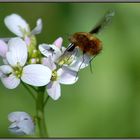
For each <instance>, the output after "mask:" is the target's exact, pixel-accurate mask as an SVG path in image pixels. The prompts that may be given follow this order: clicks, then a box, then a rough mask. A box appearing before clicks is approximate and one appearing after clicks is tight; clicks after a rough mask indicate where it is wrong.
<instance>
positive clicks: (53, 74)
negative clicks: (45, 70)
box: [51, 70, 58, 81]
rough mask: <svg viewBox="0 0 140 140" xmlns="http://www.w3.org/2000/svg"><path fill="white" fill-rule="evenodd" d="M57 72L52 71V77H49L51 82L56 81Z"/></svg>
mask: <svg viewBox="0 0 140 140" xmlns="http://www.w3.org/2000/svg"><path fill="white" fill-rule="evenodd" d="M57 78H58V76H57V71H56V70H53V71H52V77H51V81H57Z"/></svg>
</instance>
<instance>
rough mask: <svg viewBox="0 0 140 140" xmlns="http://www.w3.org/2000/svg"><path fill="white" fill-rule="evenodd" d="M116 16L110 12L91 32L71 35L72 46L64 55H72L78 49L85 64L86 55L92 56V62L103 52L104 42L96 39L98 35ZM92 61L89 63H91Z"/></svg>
mask: <svg viewBox="0 0 140 140" xmlns="http://www.w3.org/2000/svg"><path fill="white" fill-rule="evenodd" d="M114 14H115V12H114V11H108V12H107V13H106V14H105V15H104V17H103V18H102V19H101V20H100V21H99V22H98V24H96V26H95V27H94V28H93V29H92V30H91V31H90V32H76V33H74V34H73V35H71V36H70V37H69V41H70V45H69V46H68V47H67V49H66V50H65V52H64V54H63V55H66V54H68V53H70V54H72V52H73V51H74V50H75V49H76V48H78V49H80V50H81V51H82V53H83V62H84V54H87V55H89V56H91V60H92V59H93V58H94V57H95V56H96V55H98V54H99V53H100V52H101V50H102V42H101V40H100V39H99V38H97V37H96V34H98V33H99V32H100V31H101V30H102V29H103V28H104V27H105V26H106V25H107V24H108V23H110V21H111V18H112V17H113V16H114ZM63 55H62V57H63ZM91 60H90V61H89V62H91ZM83 62H82V63H83ZM82 63H81V64H82ZM79 69H80V68H79Z"/></svg>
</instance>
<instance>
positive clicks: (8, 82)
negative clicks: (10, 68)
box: [1, 74, 20, 89]
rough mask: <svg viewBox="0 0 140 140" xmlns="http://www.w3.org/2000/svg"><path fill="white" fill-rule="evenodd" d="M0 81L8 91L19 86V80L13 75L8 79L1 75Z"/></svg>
mask: <svg viewBox="0 0 140 140" xmlns="http://www.w3.org/2000/svg"><path fill="white" fill-rule="evenodd" d="M1 81H2V83H3V85H4V86H5V87H6V88H8V89H14V88H16V87H17V86H18V85H19V84H20V79H18V78H17V77H16V76H15V75H13V74H10V75H9V76H8V77H7V76H5V75H2V77H1Z"/></svg>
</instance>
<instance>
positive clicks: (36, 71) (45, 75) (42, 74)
mask: <svg viewBox="0 0 140 140" xmlns="http://www.w3.org/2000/svg"><path fill="white" fill-rule="evenodd" d="M51 75H52V71H51V70H50V69H49V68H48V67H46V66H44V65H41V64H30V65H27V66H25V67H24V68H23V72H22V76H21V79H22V81H23V82H25V83H27V84H29V85H32V86H45V85H47V84H48V83H49V82H50V79H51Z"/></svg>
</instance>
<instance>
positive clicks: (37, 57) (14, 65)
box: [0, 14, 89, 134]
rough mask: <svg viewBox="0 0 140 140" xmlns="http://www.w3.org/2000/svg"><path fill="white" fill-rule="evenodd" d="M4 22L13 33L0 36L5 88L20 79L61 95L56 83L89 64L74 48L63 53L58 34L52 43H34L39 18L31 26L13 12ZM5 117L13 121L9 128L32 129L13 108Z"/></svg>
mask: <svg viewBox="0 0 140 140" xmlns="http://www.w3.org/2000/svg"><path fill="white" fill-rule="evenodd" d="M4 23H5V25H6V27H7V28H8V29H9V30H10V31H11V32H12V33H13V34H15V36H14V37H10V38H9V37H5V38H1V39H0V56H1V58H2V60H3V65H1V66H0V79H1V82H2V83H3V85H4V86H5V87H6V88H8V89H15V88H16V87H18V86H19V84H20V83H22V82H23V83H25V84H28V85H31V86H34V87H42V86H45V87H46V91H47V93H48V95H49V96H50V97H51V98H52V99H53V100H57V99H59V97H60V96H61V87H60V85H61V84H65V85H70V84H74V83H75V82H76V81H77V80H78V75H77V72H78V71H79V69H82V68H85V67H86V66H88V65H89V58H88V56H87V55H86V56H85V57H84V61H83V56H78V55H75V53H76V52H77V50H76V49H75V52H72V54H71V53H69V54H68V55H64V53H65V50H66V48H65V47H63V46H62V43H63V39H62V38H61V37H59V38H57V39H56V40H55V41H54V42H53V43H52V44H47V43H41V44H38V42H37V39H36V36H35V35H37V34H39V33H41V31H42V20H41V19H38V20H37V22H36V27H35V28H34V29H33V30H31V29H30V26H29V25H28V23H27V22H26V21H25V20H24V19H23V18H22V17H21V16H19V15H17V14H11V15H9V16H7V17H5V19H4ZM62 56H63V57H62ZM75 56H77V57H75ZM86 57H87V58H86ZM60 58H61V61H59V60H60ZM8 118H9V120H10V121H11V122H12V123H13V124H12V125H11V126H10V127H9V130H10V131H11V132H14V133H16V134H32V133H33V131H34V125H33V121H32V119H31V117H30V116H29V115H28V114H27V113H25V112H13V113H11V114H9V117H8Z"/></svg>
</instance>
